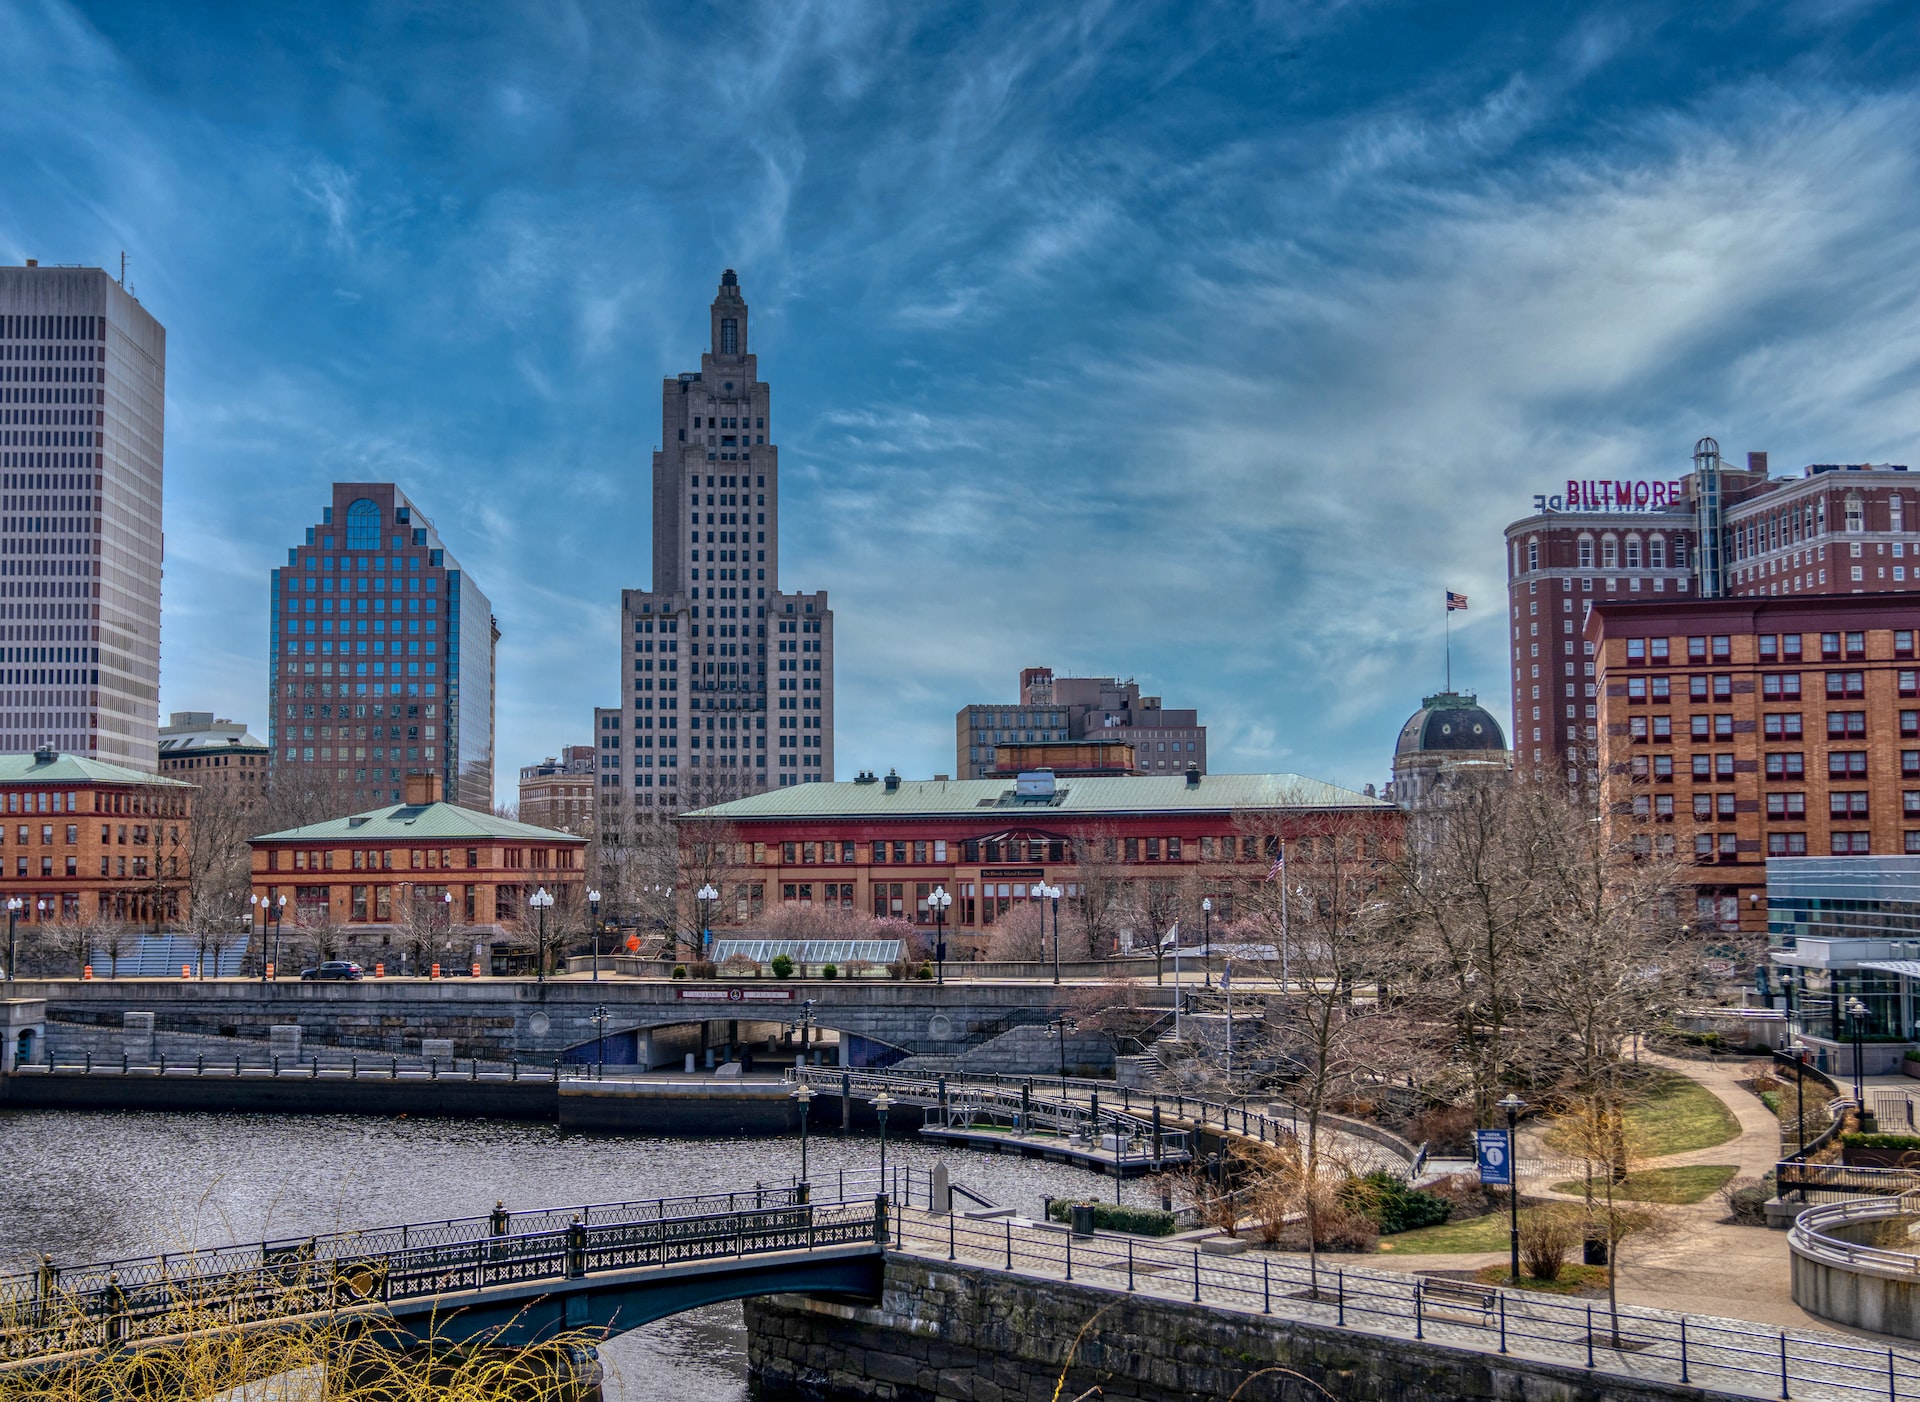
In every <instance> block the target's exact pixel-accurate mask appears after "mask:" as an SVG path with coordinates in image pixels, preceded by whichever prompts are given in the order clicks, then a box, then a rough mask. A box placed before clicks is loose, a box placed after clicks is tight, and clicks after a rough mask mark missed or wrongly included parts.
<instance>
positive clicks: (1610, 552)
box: [1600, 536, 1620, 570]
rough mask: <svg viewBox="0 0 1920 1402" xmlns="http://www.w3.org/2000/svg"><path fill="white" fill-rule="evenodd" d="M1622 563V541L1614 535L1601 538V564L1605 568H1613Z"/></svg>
mask: <svg viewBox="0 0 1920 1402" xmlns="http://www.w3.org/2000/svg"><path fill="white" fill-rule="evenodd" d="M1619 563H1620V542H1619V541H1617V540H1615V539H1614V538H1613V537H1612V536H1602V537H1601V538H1600V565H1601V568H1603V569H1609V570H1610V569H1612V568H1613V567H1614V566H1615V565H1617V564H1619Z"/></svg>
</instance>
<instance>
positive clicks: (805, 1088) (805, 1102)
mask: <svg viewBox="0 0 1920 1402" xmlns="http://www.w3.org/2000/svg"><path fill="white" fill-rule="evenodd" d="M793 1098H794V1099H795V1100H797V1101H799V1102H800V1201H801V1202H805V1201H806V1200H807V1197H808V1189H807V1111H808V1110H810V1109H811V1108H812V1107H813V1087H812V1086H809V1085H804V1084H803V1085H802V1086H800V1088H799V1089H797V1090H796V1091H794V1093H793Z"/></svg>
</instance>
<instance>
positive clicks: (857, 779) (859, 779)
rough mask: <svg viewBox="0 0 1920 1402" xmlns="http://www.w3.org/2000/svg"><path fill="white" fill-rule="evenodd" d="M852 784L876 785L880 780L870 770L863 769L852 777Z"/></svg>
mask: <svg viewBox="0 0 1920 1402" xmlns="http://www.w3.org/2000/svg"><path fill="white" fill-rule="evenodd" d="M853 782H854V783H856V784H877V783H879V782H880V780H879V779H878V778H877V777H876V776H875V775H874V772H873V771H872V770H871V769H863V770H861V771H860V772H859V773H858V774H856V775H854V776H853Z"/></svg>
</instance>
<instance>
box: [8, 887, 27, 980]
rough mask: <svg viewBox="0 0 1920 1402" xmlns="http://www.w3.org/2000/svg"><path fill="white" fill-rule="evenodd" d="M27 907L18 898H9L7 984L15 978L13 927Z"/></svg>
mask: <svg viewBox="0 0 1920 1402" xmlns="http://www.w3.org/2000/svg"><path fill="white" fill-rule="evenodd" d="M26 906H27V903H26V902H25V901H23V900H21V899H20V898H19V897H18V896H9V897H8V898H7V982H8V983H12V982H13V977H14V975H13V927H14V924H15V922H16V921H18V920H19V919H20V912H21V911H22V910H25V909H26Z"/></svg>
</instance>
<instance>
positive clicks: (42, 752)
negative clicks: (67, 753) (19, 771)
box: [33, 745, 60, 764]
mask: <svg viewBox="0 0 1920 1402" xmlns="http://www.w3.org/2000/svg"><path fill="white" fill-rule="evenodd" d="M58 758H60V752H59V751H58V750H56V749H54V747H53V746H51V745H42V746H41V747H40V748H39V749H37V750H35V751H34V752H33V762H34V763H35V764H52V763H53V762H54V761H55V760H56V759H58Z"/></svg>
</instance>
